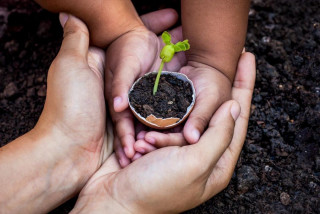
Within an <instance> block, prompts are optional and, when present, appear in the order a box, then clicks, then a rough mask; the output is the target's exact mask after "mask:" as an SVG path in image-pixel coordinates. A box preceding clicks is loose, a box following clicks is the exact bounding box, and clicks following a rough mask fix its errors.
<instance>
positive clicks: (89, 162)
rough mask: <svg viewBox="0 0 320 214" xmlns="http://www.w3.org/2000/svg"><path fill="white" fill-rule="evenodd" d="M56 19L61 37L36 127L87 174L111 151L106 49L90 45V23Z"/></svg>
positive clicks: (71, 17) (66, 18)
mask: <svg viewBox="0 0 320 214" xmlns="http://www.w3.org/2000/svg"><path fill="white" fill-rule="evenodd" d="M60 21H61V24H62V25H63V27H64V38H63V42H62V45H61V48H60V51H59V53H58V55H57V57H56V58H55V59H54V61H53V63H52V64H51V66H50V68H49V72H48V87H47V98H46V101H45V105H44V109H43V113H42V114H41V116H40V119H39V122H38V123H37V125H36V127H35V128H34V131H36V132H38V133H43V132H50V133H54V135H55V136H59V137H58V138H59V139H57V142H59V143H60V144H61V145H60V144H59V143H57V145H56V147H55V148H54V149H56V150H58V151H59V152H61V153H65V155H66V158H67V157H68V158H70V157H71V158H72V159H73V160H74V162H75V165H76V166H79V167H80V168H81V172H83V173H84V174H85V177H86V178H89V177H90V176H91V175H92V174H93V173H94V172H95V171H96V170H97V169H98V168H99V167H100V165H101V163H102V162H103V160H104V158H106V157H107V156H108V153H109V154H110V153H111V152H112V148H111V147H109V148H108V149H107V146H108V144H107V143H106V142H107V138H106V135H105V132H106V108H105V98H104V82H103V80H104V62H105V61H104V60H105V54H104V52H103V50H100V49H97V48H94V47H90V48H89V33H88V29H87V27H86V25H85V24H84V23H83V22H82V21H80V20H79V19H78V18H76V17H74V16H72V15H67V14H60ZM62 142H63V143H62ZM109 146H110V145H109ZM75 168H76V167H75Z"/></svg>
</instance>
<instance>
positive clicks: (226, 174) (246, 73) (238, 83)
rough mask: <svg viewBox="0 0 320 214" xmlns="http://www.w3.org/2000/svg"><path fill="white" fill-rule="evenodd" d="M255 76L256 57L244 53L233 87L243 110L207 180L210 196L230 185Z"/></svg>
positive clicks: (234, 96) (235, 96) (233, 94)
mask: <svg viewBox="0 0 320 214" xmlns="http://www.w3.org/2000/svg"><path fill="white" fill-rule="evenodd" d="M255 77H256V66H255V57H254V55H253V54H251V53H243V54H242V55H241V57H240V60H239V64H238V68H237V72H236V76H235V80H234V87H233V88H232V98H233V99H235V100H236V101H237V102H238V103H239V104H240V106H241V112H240V116H239V118H238V119H237V121H236V124H235V129H234V135H233V138H232V141H231V143H230V145H229V147H228V148H227V150H226V151H225V152H224V154H223V155H222V157H221V158H220V159H219V161H218V163H217V164H216V166H215V168H214V170H213V171H212V174H211V176H210V178H209V179H208V181H207V187H206V192H207V193H206V194H208V198H211V197H212V196H213V195H215V194H217V193H218V192H220V191H221V190H222V189H224V188H225V187H226V186H227V185H228V183H229V181H230V179H231V176H232V174H233V171H234V168H235V166H236V164H237V161H238V158H239V155H240V152H241V150H242V147H243V143H244V141H245V138H246V134H247V127H248V121H249V114H250V105H251V98H252V93H253V88H254V83H255ZM217 178H223V179H217ZM217 187H220V188H217Z"/></svg>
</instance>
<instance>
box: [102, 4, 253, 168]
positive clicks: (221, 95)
mask: <svg viewBox="0 0 320 214" xmlns="http://www.w3.org/2000/svg"><path fill="white" fill-rule="evenodd" d="M249 3H250V1H249V0H244V1H236V0H230V1H225V0H215V1H212V0H211V1H210V0H201V1H192V0H190V1H188V0H187V1H182V2H181V4H182V11H181V12H182V25H183V26H182V29H183V37H182V34H181V33H180V32H178V31H177V30H176V31H174V34H175V35H174V36H173V37H174V38H173V39H174V42H177V41H182V40H183V39H189V42H190V45H191V49H190V50H189V51H187V52H186V53H179V54H178V55H177V56H175V57H174V60H173V62H171V63H170V65H169V66H165V68H164V70H172V71H177V72H181V73H184V74H186V75H187V76H188V77H189V78H190V79H191V80H192V81H193V83H194V86H195V90H196V102H195V106H194V109H193V111H192V112H191V114H190V116H189V118H188V120H187V121H186V123H185V126H184V127H183V130H182V131H181V132H177V133H172V132H166V133H165V134H166V135H164V134H163V132H155V131H151V132H149V131H148V130H147V129H143V130H142V131H141V132H140V133H138V135H136V134H135V133H136V129H137V126H136V125H135V124H134V120H133V117H132V115H131V113H130V111H129V110H128V101H127V100H128V91H129V89H130V87H131V85H132V84H133V82H134V81H135V80H136V79H137V78H138V77H140V76H142V75H143V74H145V73H146V72H149V71H154V70H157V69H158V67H159V64H160V61H161V60H160V58H159V52H160V50H161V47H162V46H163V44H162V41H161V40H159V39H157V38H156V37H155V35H152V34H147V33H143V32H138V31H137V32H135V33H131V34H130V35H129V34H128V35H124V36H122V37H120V38H119V39H117V40H116V41H114V43H112V44H111V45H110V47H109V50H108V51H107V55H108V53H110V54H109V55H110V57H108V58H107V62H106V75H109V76H110V78H108V80H109V81H110V84H108V85H110V89H109V90H107V93H109V94H110V93H111V95H112V97H111V98H109V102H108V103H109V107H110V109H111V108H112V107H113V109H111V116H112V119H113V121H114V124H115V129H116V133H117V134H116V135H117V136H118V137H117V138H116V139H115V149H116V154H117V156H118V158H119V160H120V162H121V165H122V166H126V165H128V164H129V163H130V161H131V160H134V159H136V158H137V157H140V156H141V155H140V154H141V153H145V152H148V151H151V150H154V149H156V148H157V147H155V145H160V144H161V145H164V144H163V143H162V142H163V141H167V142H170V143H167V144H166V146H170V145H177V144H181V143H182V142H184V143H186V142H187V143H191V144H193V143H196V142H197V141H198V140H199V137H200V135H201V134H202V133H203V131H204V130H205V128H206V127H207V125H208V123H209V120H210V118H211V117H212V115H213V114H214V112H215V111H216V109H217V108H218V107H219V106H220V105H221V104H222V103H223V102H224V101H226V100H229V99H230V97H231V87H232V82H233V78H234V74H235V71H236V65H237V62H238V59H239V57H240V54H241V51H242V49H243V46H244V41H245V36H246V29H247V19H248V12H249ZM171 33H173V32H171ZM114 53H117V54H116V55H114V56H112V55H113V54H114ZM116 56H117V57H116ZM111 85H112V87H111ZM181 133H182V134H183V135H182V134H181ZM132 145H133V146H132ZM133 148H134V149H133ZM139 153H140V154H139Z"/></svg>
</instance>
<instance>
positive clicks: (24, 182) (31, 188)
mask: <svg viewBox="0 0 320 214" xmlns="http://www.w3.org/2000/svg"><path fill="white" fill-rule="evenodd" d="M39 131H40V130H39V129H37V128H36V129H33V130H31V131H30V132H28V133H26V134H25V135H23V136H21V137H20V138H18V139H16V140H14V141H13V142H11V143H9V144H8V145H6V146H5V147H3V150H2V151H1V156H0V171H1V172H2V173H1V175H0V180H2V179H3V180H10V185H7V183H3V184H2V185H1V184H0V189H1V192H2V193H1V195H0V207H1V210H0V212H13V213H16V212H17V213H19V212H24V213H35V212H39V213H45V212H48V211H49V210H51V209H53V208H54V207H56V206H58V205H59V204H61V203H63V202H65V201H66V200H68V199H69V198H71V197H72V196H73V195H75V194H76V193H77V192H79V191H80V189H81V188H82V187H83V186H84V184H85V182H86V177H85V176H83V171H82V170H81V169H80V168H79V167H77V166H75V165H77V163H76V162H75V160H74V159H73V158H70V156H69V155H68V154H67V153H66V152H65V150H64V149H63V148H62V147H61V144H60V142H61V143H64V142H65V141H64V139H62V138H57V136H56V135H55V134H54V132H53V133H52V132H51V133H50V132H48V131H47V130H46V131H44V130H41V131H43V132H39ZM62 141H63V142H62ZM17 174H19V176H17Z"/></svg>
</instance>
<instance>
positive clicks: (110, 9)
mask: <svg viewBox="0 0 320 214" xmlns="http://www.w3.org/2000/svg"><path fill="white" fill-rule="evenodd" d="M35 1H36V2H37V3H38V4H40V5H41V6H42V7H43V8H45V9H47V10H49V11H52V12H65V13H69V14H73V15H74V16H76V17H78V18H80V19H81V20H83V21H84V22H85V23H86V25H87V26H88V28H89V32H90V40H91V44H92V45H95V46H97V47H102V48H104V47H107V45H109V44H110V43H111V42H112V41H114V40H115V39H117V38H118V37H120V36H121V35H123V34H125V33H127V32H129V31H131V30H133V29H135V28H140V27H144V24H143V22H142V21H141V19H140V17H139V15H138V14H137V12H136V10H135V9H134V6H133V5H132V3H131V1H130V0H90V1H88V0H35Z"/></svg>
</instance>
